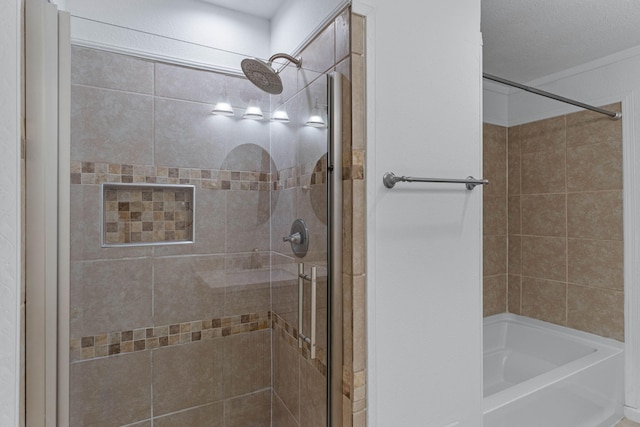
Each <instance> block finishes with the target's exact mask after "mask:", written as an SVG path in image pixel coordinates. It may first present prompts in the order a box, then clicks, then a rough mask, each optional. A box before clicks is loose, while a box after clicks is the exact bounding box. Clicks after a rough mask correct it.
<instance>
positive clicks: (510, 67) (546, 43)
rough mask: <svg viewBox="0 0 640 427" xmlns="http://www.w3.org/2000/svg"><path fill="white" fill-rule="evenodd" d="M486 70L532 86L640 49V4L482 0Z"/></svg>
mask: <svg viewBox="0 0 640 427" xmlns="http://www.w3.org/2000/svg"><path fill="white" fill-rule="evenodd" d="M482 35H483V40H484V49H483V57H484V71H485V72H486V73H489V74H494V75H497V76H500V77H504V78H506V79H510V80H514V81H517V82H521V83H524V82H528V81H531V80H535V79H538V78H540V77H543V76H546V75H549V74H553V73H557V72H559V71H562V70H566V69H568V68H571V67H575V66H578V65H581V64H584V63H587V62H590V61H593V60H595V59H598V58H602V57H604V56H607V55H611V54H613V53H616V52H620V51H622V50H625V49H629V48H631V47H634V46H638V45H640V1H638V0H515V1H514V0H482Z"/></svg>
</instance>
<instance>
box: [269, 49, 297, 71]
mask: <svg viewBox="0 0 640 427" xmlns="http://www.w3.org/2000/svg"><path fill="white" fill-rule="evenodd" d="M278 58H284V59H286V60H288V61H290V62H292V63H294V64H296V67H298V68H300V67H302V58H301V57H297V58H294V57H293V56H291V55H287V54H286V53H276V54H275V55H273V56H272V57H271V58H269V65H271V63H272V62H273V61H274V60H275V59H278Z"/></svg>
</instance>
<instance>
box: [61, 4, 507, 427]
mask: <svg viewBox="0 0 640 427" xmlns="http://www.w3.org/2000/svg"><path fill="white" fill-rule="evenodd" d="M353 21H355V24H352V22H353ZM352 40H353V48H352V47H351V45H352ZM301 55H303V56H304V57H305V69H304V70H300V71H299V70H296V69H295V67H291V66H288V67H286V68H285V69H284V70H283V71H282V75H283V79H284V80H285V92H284V93H283V101H284V102H285V104H286V107H287V109H288V112H289V115H290V117H291V123H290V124H286V125H284V124H279V123H274V124H271V123H269V122H268V121H267V120H265V121H262V122H257V121H250V120H241V119H240V118H239V117H241V113H242V112H239V113H238V111H239V110H241V109H243V108H245V107H246V103H247V101H248V100H249V99H257V100H258V103H259V104H260V106H261V108H262V109H263V111H265V112H268V111H271V107H272V106H273V105H272V102H274V100H271V99H270V97H269V96H267V95H266V94H263V93H261V92H260V91H259V90H258V89H256V88H255V87H253V85H251V84H250V83H248V82H247V81H246V80H245V79H243V78H238V77H235V76H230V75H225V74H220V73H215V72H210V71H203V70H196V69H190V68H186V67H182V66H178V65H172V64H163V63H159V62H154V61H149V60H145V59H140V58H135V57H131V56H125V55H120V54H114V53H109V52H105V51H100V50H94V49H88V48H83V47H77V46H74V47H73V49H72V68H73V73H72V86H73V90H72V171H71V183H72V186H71V187H72V188H71V204H72V206H71V211H72V243H71V252H72V312H71V318H72V321H71V339H70V343H69V345H70V349H71V357H72V361H71V379H70V380H71V393H72V395H71V414H72V419H73V422H72V424H73V425H79V426H80V425H93V424H99V423H100V422H103V421H104V420H105V419H106V418H105V417H109V423H111V422H113V423H114V424H117V425H140V426H145V425H151V424H153V425H158V426H170V425H204V424H207V425H220V426H225V427H230V426H237V427H244V426H247V425H264V426H268V425H271V423H273V424H272V425H274V426H275V425H278V426H289V425H290V426H301V425H310V426H313V425H323V423H324V422H325V416H326V415H325V401H326V396H325V393H326V389H325V383H326V375H327V354H326V351H325V348H326V334H323V333H319V334H318V338H319V343H320V347H319V348H318V358H317V359H315V360H311V358H310V351H309V346H308V344H306V343H305V345H304V346H303V347H302V348H299V347H298V339H297V338H298V331H297V315H298V314H297V281H296V279H295V274H296V271H297V265H296V264H297V262H298V259H295V258H294V257H292V256H291V254H290V252H289V249H288V245H284V244H283V243H282V241H281V236H282V235H285V234H287V233H288V231H289V227H290V225H291V221H292V220H293V219H295V218H298V217H304V218H305V219H307V218H308V225H309V228H310V230H311V233H312V239H313V244H312V248H310V252H309V254H308V255H307V257H305V258H304V259H303V261H304V262H305V263H306V264H307V268H308V267H310V266H311V265H317V266H318V267H320V269H322V268H324V266H323V264H324V259H325V258H326V244H325V243H324V241H323V236H324V231H323V230H324V228H325V227H326V220H327V218H326V212H325V211H324V210H323V209H322V206H323V203H324V200H325V199H326V197H325V199H323V198H322V191H319V190H320V189H322V187H324V186H325V185H326V182H325V179H324V176H325V174H326V169H327V165H326V159H325V158H324V157H323V150H324V148H323V144H324V142H323V141H324V137H325V135H326V130H318V129H312V128H309V127H305V126H302V125H300V126H298V125H297V124H298V123H304V120H305V119H306V117H303V116H305V115H308V114H307V113H308V110H309V109H310V108H311V106H312V104H313V102H314V101H315V100H316V99H322V97H324V96H325V95H324V93H325V91H326V84H325V82H324V76H323V73H326V72H329V71H333V70H337V71H340V72H341V73H343V75H344V79H343V111H345V112H346V115H345V117H344V122H343V138H344V141H345V144H344V151H343V155H344V158H345V165H344V169H343V173H344V181H343V188H344V189H345V190H344V205H345V212H344V215H345V221H344V235H345V239H344V247H345V249H344V253H345V261H344V270H343V273H344V274H343V276H344V277H345V281H344V295H343V298H344V301H345V304H343V308H344V311H343V317H344V319H345V321H344V322H343V328H344V341H345V345H344V354H343V359H344V365H343V367H342V369H343V377H344V378H345V382H344V387H343V396H342V399H343V418H344V420H345V424H344V425H345V426H347V425H348V426H364V425H365V414H366V395H365V389H366V384H365V380H364V379H365V374H366V365H365V349H366V342H365V326H364V325H365V316H364V313H365V311H364V309H365V287H366V280H365V276H364V265H365V259H364V255H363V254H364V249H365V241H364V236H365V233H364V211H363V209H364V206H365V201H364V197H365V192H364V153H365V151H364V150H365V143H364V141H365V140H364V129H365V125H364V103H365V99H364V18H363V17H358V16H354V17H352V16H351V13H350V11H349V10H345V11H344V12H343V13H342V14H341V15H340V16H339V17H338V18H337V19H336V20H335V21H334V22H332V23H330V24H329V25H328V26H327V27H326V28H325V29H324V30H323V31H322V32H320V33H319V36H318V37H317V38H316V39H315V40H313V41H312V42H311V44H310V45H309V46H308V47H307V48H306V49H305V50H304V51H303V52H302V53H301ZM352 68H353V72H352ZM352 82H353V84H352ZM223 88H224V89H225V90H226V92H227V94H228V95H229V98H230V99H231V103H232V105H233V106H234V108H235V109H236V115H237V117H235V118H230V117H220V116H213V115H211V114H210V111H211V107H212V106H213V104H214V103H215V101H216V100H217V99H218V98H219V96H220V91H221V89H223ZM352 108H353V115H352V112H351V110H352ZM352 120H353V126H352ZM121 125H122V126H121ZM291 141H300V144H292V143H291ZM118 183H127V184H138V183H145V184H157V185H160V186H162V185H165V184H189V185H193V186H195V188H196V194H197V197H196V199H197V201H196V203H195V210H194V211H192V212H190V213H191V215H192V219H195V221H194V226H193V230H190V231H191V232H192V233H193V234H195V242H194V243H193V244H189V245H160V246H153V247H142V246H139V247H135V246H131V247H128V246H127V247H109V248H101V247H100V241H101V237H102V236H100V219H101V215H103V212H100V209H99V207H100V197H101V191H100V189H101V187H100V186H101V185H102V184H118ZM115 188H117V187H115V186H113V187H111V189H112V190H113V189H115ZM105 197H107V198H108V199H107V200H106V204H105V207H106V208H108V209H110V211H109V213H108V217H109V221H106V222H105V232H108V233H117V236H116V235H110V236H107V237H108V238H113V239H116V240H117V241H118V242H120V241H127V240H128V241H131V242H133V241H135V240H137V239H138V237H139V238H140V240H144V234H143V233H144V232H151V233H152V236H153V233H154V232H155V229H154V230H148V229H145V225H144V224H145V222H147V223H149V222H151V223H155V222H162V226H163V231H164V232H165V233H167V232H173V233H174V234H173V237H172V238H174V239H175V238H182V237H184V236H176V231H179V229H181V225H180V226H179V224H178V222H183V221H182V218H177V217H176V213H174V215H173V219H171V218H169V217H170V216H171V215H167V217H165V214H166V213H168V212H165V211H167V209H168V208H169V207H170V206H169V205H170V203H171V202H172V201H165V198H164V196H163V198H162V202H160V201H159V200H157V201H156V200H154V199H153V192H152V193H151V200H146V198H148V195H147V194H145V193H144V189H143V190H141V191H139V192H136V193H135V194H134V192H128V193H127V194H125V192H123V191H121V190H114V191H111V192H108V193H106V194H105ZM178 198H182V196H179V197H178ZM112 199H113V200H112ZM125 199H128V200H125ZM138 199H140V200H138ZM145 202H146V203H151V206H150V207H151V208H152V210H151V211H150V212H146V211H144V210H142V209H140V210H138V209H137V207H139V206H137V204H138V203H142V207H144V206H145V205H144V203H145ZM178 202H184V203H187V202H188V200H178ZM120 203H122V206H121V205H120ZM125 203H129V206H128V210H127V209H126V206H125ZM154 203H163V206H162V210H154V208H156V207H157V208H158V209H159V208H160V206H159V205H157V206H154ZM173 203H174V204H175V203H176V200H175V197H174V200H173ZM133 204H136V206H133ZM165 204H166V205H165ZM107 205H108V206H107ZM185 206H186V205H185ZM138 213H139V215H138ZM149 213H150V214H151V215H152V218H148V216H149V215H148V214H149ZM156 213H158V216H157V218H156V217H153V215H155V214H156ZM160 213H162V217H163V218H162V221H161V220H160ZM116 214H117V218H116V216H114V215H116ZM134 214H135V216H136V219H137V217H138V216H139V217H140V220H141V221H139V222H140V227H139V228H141V229H140V231H138V230H137V228H138V225H137V224H135V223H134V221H133V220H132V219H133V218H132V217H133V216H134ZM145 215H146V216H145ZM505 215H506V214H505ZM125 216H126V217H127V219H128V220H129V221H130V222H129V227H128V230H126V231H128V233H129V234H128V235H127V234H126V233H121V232H120V231H121V230H120V225H122V229H123V230H122V231H125V229H126V226H125V225H124V219H125V218H124V217H125ZM143 216H144V217H145V218H143ZM178 216H179V215H178ZM145 219H147V220H150V219H153V221H145ZM168 222H169V223H173V227H172V226H171V224H169V225H168V228H167V223H168ZM184 222H185V226H186V225H187V224H186V223H187V222H188V219H185V221H184ZM114 224H116V225H115V226H114ZM158 225H160V224H158ZM134 228H135V230H134ZM146 228H149V225H148V224H147V226H146ZM171 228H173V229H171ZM116 229H117V232H116V231H112V230H116ZM134 233H140V235H139V236H138V235H137V234H134ZM123 234H124V236H123ZM126 236H128V238H127V237H126ZM147 237H148V236H147ZM156 237H158V238H160V236H159V235H158V236H156ZM169 237H170V236H167V234H165V235H164V236H163V238H165V239H166V238H169ZM127 243H128V242H127ZM319 286H320V288H321V289H322V288H323V286H324V287H326V280H325V281H322V280H321V281H320V283H319ZM319 292H320V293H321V292H322V290H320V291H319ZM318 304H319V312H320V313H319V316H318V322H319V328H320V329H322V328H323V327H324V325H326V320H327V319H326V316H323V315H322V312H323V311H326V299H324V298H319V301H318ZM309 309H310V308H309V307H308V306H306V305H305V309H304V314H305V319H307V318H308V317H309V315H310V313H309ZM305 327H308V325H307V320H305ZM337 369H340V367H338V368H337ZM113 372H120V373H125V375H122V376H120V375H118V376H115V377H117V378H111V377H114V376H113V375H111V376H110V375H109V373H113ZM131 378H135V381H136V386H135V387H134V388H129V389H127V390H122V389H123V387H126V385H127V383H128V381H130V379H131ZM120 396H121V397H122V398H120ZM113 411H116V412H117V414H112V412H113ZM272 420H273V421H272Z"/></svg>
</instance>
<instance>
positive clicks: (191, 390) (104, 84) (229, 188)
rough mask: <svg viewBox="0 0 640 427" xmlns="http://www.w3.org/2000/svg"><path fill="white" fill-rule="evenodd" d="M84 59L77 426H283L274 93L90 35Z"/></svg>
mask: <svg viewBox="0 0 640 427" xmlns="http://www.w3.org/2000/svg"><path fill="white" fill-rule="evenodd" d="M172 43H174V41H172ZM227 56H228V53H227ZM242 58H243V57H242V56H241V55H236V60H237V63H238V64H239V63H240V60H241V59H242ZM71 65H72V93H71V95H72V96H71V100H72V101H71V102H72V111H71V113H72V114H71V117H72V122H71V133H72V150H71V163H72V171H71V172H72V175H71V182H72V185H71V189H70V190H71V205H72V206H71V215H72V218H71V257H72V261H71V284H70V286H71V312H70V325H69V327H70V332H71V340H70V343H69V344H70V366H69V375H70V377H69V380H70V392H69V397H70V418H71V423H70V424H71V425H72V426H89V425H92V426H93V425H105V426H107V425H108V426H111V425H113V426H121V425H129V424H134V423H142V424H140V425H144V423H145V422H147V423H150V422H151V421H153V424H154V425H184V426H200V425H205V424H207V423H211V422H217V423H221V424H220V425H225V426H245V425H261V426H262V425H264V426H268V425H270V423H271V389H272V377H271V364H272V349H271V318H270V316H271V284H270V280H271V273H270V270H271V265H270V250H271V240H270V239H271V212H272V211H273V207H272V203H273V202H275V200H276V199H275V198H272V197H271V193H272V190H273V186H274V183H275V177H274V176H273V171H274V170H275V169H276V167H275V164H274V162H273V159H272V157H271V155H270V153H269V150H270V136H269V126H270V125H269V121H268V120H263V121H256V120H244V119H242V114H243V112H244V110H245V109H246V107H247V104H248V102H249V101H251V100H253V101H254V102H255V103H257V104H258V105H260V107H261V108H262V110H263V111H265V112H268V111H270V100H269V97H268V95H266V94H264V93H262V92H260V91H259V90H258V89H257V88H255V87H253V85H251V84H250V83H249V82H248V81H247V80H246V79H245V78H244V77H242V76H239V75H237V74H228V73H220V72H215V71H207V70H202V69H194V68H190V67H185V66H181V65H177V64H170V63H165V62H159V61H152V60H148V59H145V58H141V57H135V56H131V55H123V54H118V53H113V52H109V51H105V50H99V49H93V48H88V47H82V46H73V48H72V64H71ZM224 95H226V96H228V98H229V99H230V101H231V104H232V106H233V108H234V109H235V110H236V114H235V115H234V116H227V117H225V116H217V115H212V114H211V110H212V108H213V105H215V103H216V102H217V101H218V100H220V98H221V97H222V96H224ZM267 117H268V115H267ZM103 184H104V185H106V187H105V188H106V189H107V190H106V191H105V192H104V193H103V191H102V186H103ZM122 184H127V185H126V186H124V185H122ZM178 186H182V187H178ZM184 188H188V189H189V191H188V192H186V193H185V191H182V190H183V189H184ZM192 189H193V191H192ZM178 190H180V191H178ZM187 230H188V231H189V236H190V238H189V239H185V238H184V235H186V234H185V231H187ZM107 235H108V237H109V239H107V240H106V241H107V242H109V244H108V245H103V244H102V242H103V241H105V239H104V237H105V236H107ZM191 239H193V243H188V242H184V241H185V240H191Z"/></svg>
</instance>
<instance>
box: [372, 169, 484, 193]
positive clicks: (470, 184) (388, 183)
mask: <svg viewBox="0 0 640 427" xmlns="http://www.w3.org/2000/svg"><path fill="white" fill-rule="evenodd" d="M382 182H383V183H384V186H385V187H387V188H393V187H394V186H395V185H396V183H398V182H437V183H448V184H466V187H467V190H473V189H474V188H475V187H476V185H489V180H488V179H475V178H474V177H472V176H468V177H467V179H446V178H414V177H411V176H397V175H396V174H394V173H393V172H387V173H385V174H384V175H383V177H382Z"/></svg>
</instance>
